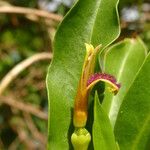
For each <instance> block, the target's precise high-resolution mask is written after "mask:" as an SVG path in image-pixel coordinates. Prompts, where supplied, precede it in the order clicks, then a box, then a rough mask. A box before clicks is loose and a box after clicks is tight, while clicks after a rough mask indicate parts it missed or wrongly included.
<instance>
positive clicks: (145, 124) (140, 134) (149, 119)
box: [131, 115, 150, 150]
mask: <svg viewBox="0 0 150 150" xmlns="http://www.w3.org/2000/svg"><path fill="white" fill-rule="evenodd" d="M149 121H150V115H148V116H147V117H146V119H145V121H144V123H143V125H142V126H141V128H140V129H141V130H140V131H139V132H138V134H136V135H137V136H136V137H135V140H133V145H132V148H131V150H136V147H137V145H138V143H139V141H140V139H141V138H142V136H143V132H144V131H145V130H146V128H147V125H148V122H149Z"/></svg>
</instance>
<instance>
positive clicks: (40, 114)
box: [0, 96, 48, 120]
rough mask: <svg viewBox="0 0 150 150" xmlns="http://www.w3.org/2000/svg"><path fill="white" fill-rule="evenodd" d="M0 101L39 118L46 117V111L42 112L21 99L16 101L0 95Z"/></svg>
mask: <svg viewBox="0 0 150 150" xmlns="http://www.w3.org/2000/svg"><path fill="white" fill-rule="evenodd" d="M0 102H2V103H4V104H7V105H9V106H11V107H14V108H17V109H19V110H21V111H24V112H27V113H31V114H33V115H35V116H37V117H39V118H41V119H44V120H47V118H48V116H47V114H46V113H44V112H43V111H41V110H40V109H38V108H37V107H35V106H32V105H31V104H27V103H23V102H22V101H17V100H14V99H13V98H10V97H5V96H0Z"/></svg>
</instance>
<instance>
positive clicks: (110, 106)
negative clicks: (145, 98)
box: [103, 38, 147, 126]
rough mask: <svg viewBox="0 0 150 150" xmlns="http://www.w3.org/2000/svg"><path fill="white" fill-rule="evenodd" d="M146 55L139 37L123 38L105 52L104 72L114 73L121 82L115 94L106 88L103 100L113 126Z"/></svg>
mask: <svg viewBox="0 0 150 150" xmlns="http://www.w3.org/2000/svg"><path fill="white" fill-rule="evenodd" d="M146 55H147V51H146V48H145V46H144V44H143V43H142V41H141V40H140V39H139V38H137V39H125V40H124V41H122V42H120V43H118V44H116V45H114V46H113V47H111V48H110V49H109V50H108V51H107V52H106V54H105V57H104V72H106V73H109V74H112V75H114V76H115V77H116V79H117V82H118V83H120V84H121V88H120V90H119V92H118V93H117V95H115V96H114V95H113V94H111V93H110V92H109V91H108V90H106V93H105V97H104V100H103V108H104V109H105V110H106V111H107V113H108V114H109V118H110V120H111V123H112V125H113V126H114V124H115V121H116V118H117V114H118V111H119V108H120V105H121V103H122V101H123V98H124V96H125V94H126V93H127V92H128V90H129V88H130V86H131V85H132V83H133V80H134V79H135V76H136V73H137V72H138V70H139V69H140V67H141V65H142V63H143V61H144V59H145V57H146ZM106 88H107V87H106Z"/></svg>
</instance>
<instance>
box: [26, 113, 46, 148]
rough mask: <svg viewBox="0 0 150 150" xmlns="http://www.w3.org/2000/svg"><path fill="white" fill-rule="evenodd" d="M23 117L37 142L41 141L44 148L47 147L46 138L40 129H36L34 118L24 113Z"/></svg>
mask: <svg viewBox="0 0 150 150" xmlns="http://www.w3.org/2000/svg"><path fill="white" fill-rule="evenodd" d="M23 116H24V118H25V122H26V124H27V126H28V128H29V130H30V132H31V133H32V135H33V137H34V138H35V139H36V140H38V141H40V142H41V143H42V144H43V145H44V146H46V137H45V136H44V135H43V134H42V133H40V132H39V131H38V129H37V128H36V126H35V124H34V122H33V120H32V118H31V115H30V114H29V113H25V112H23Z"/></svg>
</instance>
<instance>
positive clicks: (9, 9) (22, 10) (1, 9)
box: [0, 6, 63, 22]
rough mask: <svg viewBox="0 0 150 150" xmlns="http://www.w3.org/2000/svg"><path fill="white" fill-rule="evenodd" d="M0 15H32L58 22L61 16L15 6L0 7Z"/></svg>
mask: <svg viewBox="0 0 150 150" xmlns="http://www.w3.org/2000/svg"><path fill="white" fill-rule="evenodd" d="M0 13H16V14H32V15H36V16H39V17H44V18H48V19H52V20H55V21H58V22H60V21H61V20H62V18H63V17H62V16H60V15H57V14H53V13H49V12H47V11H44V10H38V9H34V8H25V7H16V6H1V7H0Z"/></svg>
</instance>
